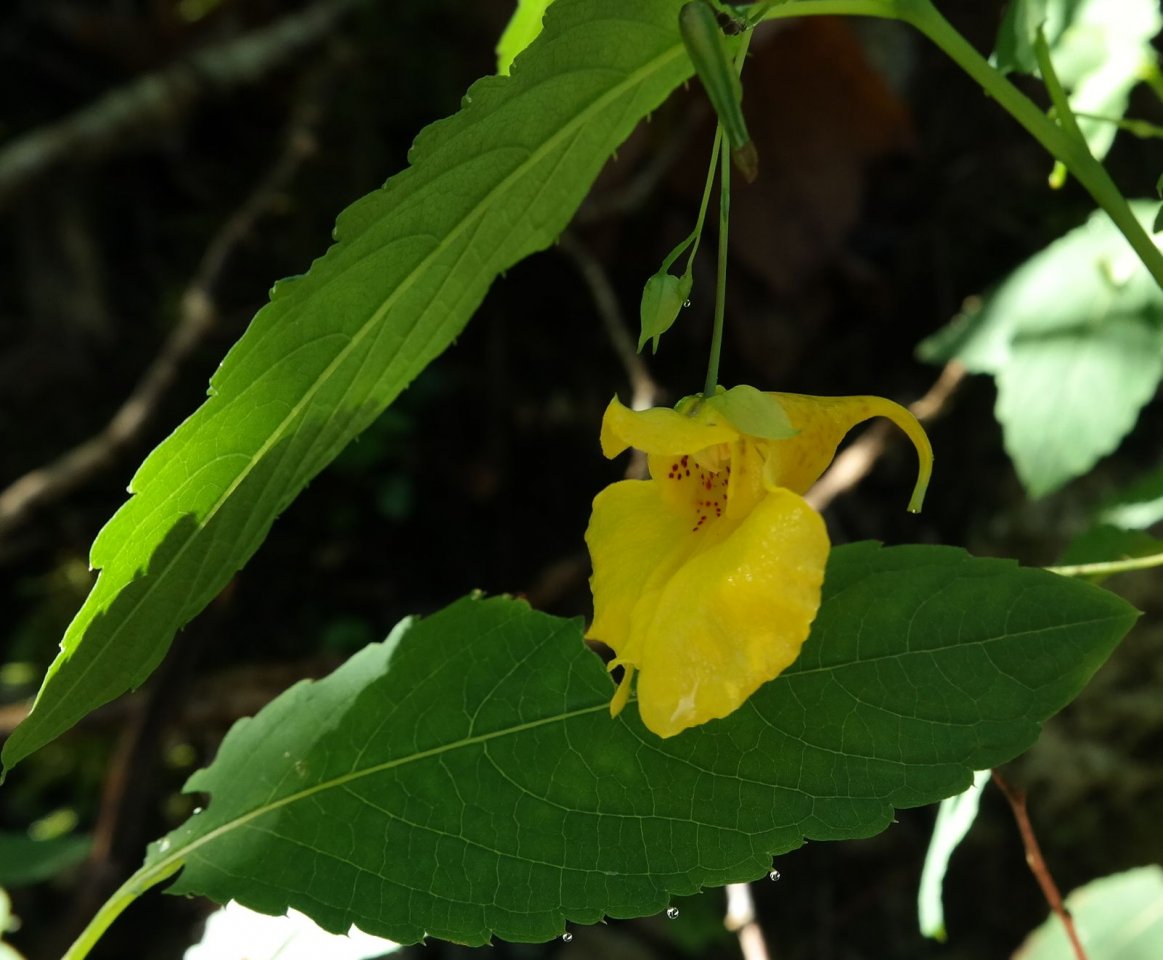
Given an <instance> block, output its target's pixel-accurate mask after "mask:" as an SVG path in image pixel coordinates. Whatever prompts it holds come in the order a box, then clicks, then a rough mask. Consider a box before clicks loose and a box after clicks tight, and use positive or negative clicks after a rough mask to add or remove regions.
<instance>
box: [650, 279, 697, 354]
mask: <svg viewBox="0 0 1163 960" xmlns="http://www.w3.org/2000/svg"><path fill="white" fill-rule="evenodd" d="M691 281H692V277H691V275H690V274H689V273H684V274H683V275H682V276H681V277H676V276H675V275H674V274H673V273H665V272H662V273H656V274H655V275H654V276H653V277H651V278H650V279H649V280H647V281H646V286H645V287H643V288H642V305H641V308H640V310H639V315H640V317H641V319H642V332H641V334H639V336H638V352H639V353H641V352H642V348H643V347H644V346H646V341H647V340H651V339H653V341H654V345H653V347H652V349H653V351H654V352H655V353H658V341H659V339H660V338H661V337H662V335H663V334H664V333H666V331H667V330H669V329H670V328H671V327H672V326H674V321H675V320H677V319H678V313H679V311H680V310H681V309H682V308H683V307H684V306H686V304H687V297H689V296H690V292H691Z"/></svg>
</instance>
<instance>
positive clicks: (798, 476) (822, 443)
mask: <svg viewBox="0 0 1163 960" xmlns="http://www.w3.org/2000/svg"><path fill="white" fill-rule="evenodd" d="M772 396H773V397H775V398H776V399H777V400H778V401H779V402H780V405H781V406H782V407H783V409H784V412H785V413H786V414H787V417H788V419H789V420H790V421H791V424H792V426H793V427H795V428H796V429H797V430H799V433H798V434H797V435H796V436H794V437H790V438H789V439H787V440H780V441H778V442H774V443H771V444H770V445H769V446H768V448H767V450H768V454H767V475H766V478H765V479H766V480H767V482H768V484H769V485H770V486H778V487H787V488H788V489H789V490H794V491H795V492H796V493H807V491H808V488H809V487H811V485H812V484H813V483H815V482H816V481H817V480H818V479H820V474H822V473H823V472H824V470H825V469H827V467H828V464H829V463H831V462H832V458H833V457H835V455H836V448H837V447H838V446H839V445H840V441H841V440H843V439H844V436H845V434H847V433H848V431H849V430H851V429H852V428H853V427H854V426H856V424H858V423H861V422H863V421H864V420H869V419H871V418H872V417H887V418H888V419H889V420H891V421H892V422H893V423H895V424H896V425H897V426H898V427H900V428H901V429H902V430H903V431H904V432H905V433H906V434H907V435H908V438H909V439H910V440H912V442H913V446H914V447H916V448H917V458H918V460H919V469H918V472H917V483H916V486H915V487H914V489H913V496H912V499H911V500H910V501H909V509H910V510H911V511H913V512H914V513H915V512H916V511H918V510H920V509H921V500H922V499H923V498H924V495H925V488H926V487H927V486H928V485H929V474H930V473H931V472H932V469H933V448H932V447H931V446H929V438H928V437H927V436H925V431H924V428H923V427H922V426H921V425H920V423H918V422H917V418H916V417H914V416H913V415H912V414H911V413H909V411H908V410H906V409H905V408H904V407H902V406H901V405H900V404H899V403H893V402H892V401H891V400H885V399H884V398H883V397H811V396H805V395H803V394H799V393H773V394H772Z"/></svg>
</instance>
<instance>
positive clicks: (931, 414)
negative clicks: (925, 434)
mask: <svg viewBox="0 0 1163 960" xmlns="http://www.w3.org/2000/svg"><path fill="white" fill-rule="evenodd" d="M964 379H965V368H964V367H963V366H961V364H960V363H958V362H957V361H956V360H953V361H950V362H949V363H947V364H946V365H945V367H944V369H942V370H941V374H940V376H938V377H937V379H936V381H935V382H934V383H933V385H932V386H931V387H930V388H929V390H928V392H927V393H926V394H925V395H924V396H923V397H921V398H920V399H919V400H917V401H916V402H915V403H911V404H909V410H911V411H912V413H913V415H914V416H915V417H916V418H917V419H918V420H920V421H921V423H929V422H931V421H933V420H935V419H936V418H937V417H939V416H940V415H941V414H942V413H944V412H945V409H946V408H947V407H948V405H949V400H950V399H951V398H952V396H953V394H954V393H955V392H956V390H957V388H958V387H959V386H960V385H961V382H962V381H963V380H964ZM891 433H892V428H891V427H890V426H889V425H888V424H886V423H878V424H876V425H874V426H872V427H870V428H869V429H868V430H866V431H865V432H864V434H863V435H862V436H861V437H860V439H859V440H857V441H856V442H855V443H853V444H851V445H850V446H848V447H847V448H846V449H845V450H844V451H843V452H841V453H840V455H839V456H837V457H836V459H835V460H833V461H832V465H831V466H830V467H829V468H828V470H827V471H826V472H825V473H824V475H823V476H822V477H821V478H820V479H819V481H818V482H817V483H816V485H815V486H814V487H812V489H811V490H809V491H808V494H807V496H806V497H805V498H804V499H806V500H807V501H808V503H810V504H811V505H812V506H813V507H814V508H815V509H816V510H823V509H824V508H825V507H826V506H828V504H830V503H831V502H832V501H833V500H835V499H836V498H837V497H838V496H840V494H842V493H845V492H847V491H848V490H851V489H852V488H853V487H855V486H856V485H857V484H858V483H860V481H861V480H863V479H864V478H865V477H866V476H868V474H869V473H870V472H871V471H872V468H873V466H875V464H876V461H877V460H878V459H879V458H880V456H881V454H883V453H884V451H885V449H886V447H887V446H888V440H889V436H890V434H891Z"/></svg>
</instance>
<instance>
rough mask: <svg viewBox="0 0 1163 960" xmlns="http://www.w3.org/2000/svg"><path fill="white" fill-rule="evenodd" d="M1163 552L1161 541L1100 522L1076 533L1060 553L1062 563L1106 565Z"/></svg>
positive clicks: (1138, 532)
mask: <svg viewBox="0 0 1163 960" xmlns="http://www.w3.org/2000/svg"><path fill="white" fill-rule="evenodd" d="M1157 553H1163V540H1157V539H1156V538H1155V537H1152V536H1149V535H1147V534H1145V533H1143V531H1141V530H1123V529H1120V528H1119V527H1114V526H1111V525H1109V524H1105V523H1101V524H1098V525H1097V526H1094V527H1091V528H1090V529H1089V530H1087V531H1086V532H1084V533H1082V534H1079V536H1077V537H1075V538H1074V540H1072V541H1071V543H1070V546H1068V547H1067V548H1066V551H1065V552H1064V553H1063V554H1062V560H1061V563H1062V564H1067V565H1073V564H1082V563H1109V562H1111V561H1112V560H1130V559H1132V558H1134V557H1150V556H1153V555H1154V554H1157Z"/></svg>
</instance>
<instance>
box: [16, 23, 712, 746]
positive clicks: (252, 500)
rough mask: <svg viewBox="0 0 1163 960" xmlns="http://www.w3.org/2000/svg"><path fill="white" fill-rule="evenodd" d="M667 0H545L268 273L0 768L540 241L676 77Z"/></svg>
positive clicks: (192, 587)
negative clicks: (304, 253) (291, 260)
mask: <svg viewBox="0 0 1163 960" xmlns="http://www.w3.org/2000/svg"><path fill="white" fill-rule="evenodd" d="M679 5H680V3H679V0H558V2H557V3H554V4H553V6H552V7H551V9H550V11H549V13H548V15H547V17H546V25H545V31H544V34H543V35H542V36H541V37H540V38H539V40H538V42H537V43H536V44H535V45H534V46H533V47H531V48H530V49H529V51H528V52H527V54H526V55H525V56H523V57H522V58H521V62H520V64H518V66H517V69H516V70H515V71H514V74H513V76H512V77H488V78H485V79H484V80H481V81H479V82H477V83H476V84H474V85H473V86H472V88H471V89H470V90H469V93H468V95H466V97H465V100H464V107H463V109H462V110H461V111H460V112H459V113H458V114H456V115H455V116H453V117H451V118H449V119H447V120H444V121H441V122H439V123H436V124H433V125H432V126H430V127H428V128H427V129H426V130H424V131H423V132H422V133H421V134H420V136H419V137H417V139H416V143H415V145H414V146H413V148H412V151H411V153H410V161H411V163H412V167H411V168H410V169H408V170H405V171H404V172H403V173H401V174H399V175H398V176H396V177H393V178H392V179H391V180H390V181H389V182H388V183H387V184H386V185H385V186H384V188H383V189H381V190H378V191H376V192H374V193H372V194H369V195H368V196H366V197H364V198H363V199H362V200H359V201H357V202H356V203H355V204H353V205H352V206H351V207H349V208H348V209H347V210H345V211H344V212H343V213H342V214H341V215H340V217H339V220H338V222H337V225H336V231H335V236H336V243H335V244H334V245H333V246H332V247H331V248H330V249H329V250H328V251H327V253H326V254H325V255H324V256H323V257H321V258H320V259H318V260H316V261H315V263H314V264H312V266H311V269H310V271H309V272H308V273H307V274H305V275H303V276H301V277H297V278H293V279H288V280H284V281H282V282H280V283H279V284H277V285H276V286H275V288H274V289H273V290H272V294H271V302H270V304H268V305H267V306H266V307H264V308H263V309H262V310H261V311H260V312H259V314H258V315H257V317H256V318H255V320H254V322H253V323H252V324H251V326H250V329H249V330H247V332H246V334H245V335H244V336H243V338H242V339H241V340H240V341H239V343H238V344H236V345H235V347H234V348H233V349H232V350H231V351H230V353H229V354H228V355H227V357H226V359H225V360H224V361H223V363H222V365H221V367H220V368H219V370H218V372H217V373H216V374H215V376H214V378H213V380H212V382H211V386H210V399H209V400H208V401H207V402H206V403H205V404H203V406H202V407H201V408H200V409H199V410H198V411H197V412H196V413H194V414H193V416H191V417H190V418H189V419H188V420H186V422H185V423H183V424H182V425H181V427H179V428H178V430H177V431H176V432H175V433H174V434H173V435H172V436H171V437H169V439H167V440H166V441H165V442H164V443H163V444H162V445H161V446H160V447H158V448H157V449H156V450H155V451H154V452H153V453H152V454H151V455H150V456H149V457H148V458H147V459H146V461H145V463H143V464H142V466H141V468H140V469H139V470H138V472H137V474H136V475H135V476H134V478H133V480H132V482H131V484H130V490H131V492H132V493H133V494H134V495H133V496H132V497H131V499H130V500H129V501H128V502H127V503H126V504H125V505H124V506H123V507H122V508H121V509H120V510H119V511H118V512H117V514H116V515H115V516H114V517H113V519H112V520H110V521H109V523H108V524H107V525H106V526H105V528H104V529H103V530H102V531H101V533H100V534H99V536H98V537H97V540H96V542H95V543H94V544H93V549H92V554H91V563H92V565H93V566H94V567H96V568H100V570H101V574H100V577H99V578H98V580H97V583H96V585H95V586H94V588H93V591H92V593H91V594H90V595H89V597H88V599H87V600H86V602H85V604H84V606H83V607H82V609H81V611H80V612H79V613H78V614H77V617H76V618H75V619H74V621H73V623H72V624H71V625H70V627H69V629H68V632H67V633H66V635H65V638H64V640H63V641H62V645H61V646H62V649H61V653H60V655H59V656H58V657H57V659H56V660H55V661H54V662H53V664H52V666H51V667H50V668H49V672H48V675H47V676H46V678H45V681H44V685H43V686H42V688H41V691H40V694H39V696H38V697H37V700H36V704H35V706H34V708H33V710H32V712H31V714H30V715H29V717H28V719H26V720H25V721H24V723H22V724H21V725H20V727H19V728H17V730H16V731H15V733H14V734H13V735H12V736H11V737H10V738H9V739H8V741H7V742H6V743H5V745H4V751H3V761H4V765H5V768H6V769H7V768H11V766H12V765H13V764H15V763H17V762H18V761H19V760H21V759H22V758H23V757H26V756H27V755H28V754H30V753H31V752H33V751H34V750H36V749H38V748H39V747H40V746H42V745H43V744H45V743H47V742H48V741H49V740H51V739H53V738H54V737H56V736H57V735H59V734H60V733H61V732H63V731H64V730H67V729H68V728H69V727H70V726H72V724H74V723H76V721H77V720H78V719H80V718H81V717H83V716H84V715H85V714H86V713H88V712H89V711H90V710H92V709H94V708H95V707H97V706H99V705H100V704H102V703H104V702H106V701H108V700H110V699H112V698H113V697H115V696H117V695H119V694H121V693H123V692H124V691H126V690H128V689H131V688H133V687H135V686H137V685H138V684H140V683H141V682H142V681H143V680H144V679H145V678H146V677H147V676H148V675H149V674H150V672H152V670H153V669H154V667H156V665H157V664H158V662H160V660H161V658H162V657H163V656H164V655H165V652H166V650H167V649H168V646H169V643H170V641H171V639H172V637H173V635H174V632H175V631H176V630H177V629H179V628H180V627H181V626H182V625H183V624H185V623H186V622H187V621H188V620H190V618H192V617H193V616H194V615H196V614H197V613H198V612H199V611H200V610H201V609H202V608H203V607H204V606H205V605H206V603H207V602H209V600H210V599H211V598H212V597H213V596H214V595H215V594H216V593H217V592H218V591H219V590H220V589H221V588H222V587H223V586H224V585H225V584H226V583H227V582H228V581H229V579H230V578H231V577H232V576H233V575H234V573H235V571H237V570H238V569H239V568H240V567H241V566H242V565H243V564H244V563H245V562H246V561H247V560H248V559H249V558H250V556H251V555H252V554H253V553H254V552H255V550H257V549H258V547H259V545H260V544H261V543H262V541H263V539H264V538H265V536H266V533H267V531H268V529H269V528H270V525H271V524H272V523H273V522H274V519H275V517H276V516H277V515H278V514H279V513H280V512H281V511H282V510H284V509H285V508H286V507H287V505H288V504H289V503H290V502H291V501H292V500H293V499H294V497H295V496H296V495H297V494H298V493H299V492H300V491H301V490H302V489H303V487H304V486H305V485H306V484H307V483H308V481H309V480H310V479H311V478H312V477H313V476H314V475H315V474H317V473H318V472H319V471H320V470H321V469H323V467H324V466H326V465H327V464H328V463H329V462H330V461H331V460H332V459H333V458H334V457H335V456H336V455H337V454H338V453H339V451H341V450H342V449H343V448H344V446H346V444H347V443H348V442H349V441H350V440H351V439H352V438H353V437H355V436H356V435H358V434H359V433H360V432H361V431H362V430H363V429H364V428H365V427H367V426H368V425H369V424H370V423H371V422H373V421H374V420H375V418H376V417H377V416H378V415H379V414H380V412H381V411H382V410H383V409H384V408H385V407H386V406H387V405H388V404H389V403H390V402H391V401H392V400H393V399H394V398H395V397H396V396H397V395H398V394H399V393H400V391H401V390H403V389H404V388H405V387H406V386H407V385H408V383H409V382H410V381H411V380H412V379H413V378H414V377H416V375H417V374H418V373H419V372H420V371H421V370H422V369H423V368H424V367H425V365H427V364H428V363H429V362H430V361H431V360H432V359H433V358H434V357H436V356H437V355H438V354H439V353H440V352H441V351H442V350H444V349H445V347H447V346H448V345H449V343H451V341H452V339H453V338H454V337H455V336H456V335H457V334H458V333H459V332H460V331H461V329H463V327H464V325H465V323H466V322H467V321H468V319H469V317H470V316H471V314H472V312H473V311H474V310H475V309H476V307H477V305H478V304H479V303H480V301H481V299H482V298H483V296H484V294H485V291H486V290H487V289H488V287H489V284H490V283H491V282H492V280H493V278H494V277H495V276H496V275H497V274H498V273H499V272H500V271H502V270H504V269H506V268H507V267H509V266H511V265H512V264H514V263H516V262H517V261H519V260H521V259H522V258H523V257H525V256H528V255H529V254H530V253H533V252H535V251H537V250H540V249H543V248H544V247H546V246H548V245H549V244H550V243H552V242H553V240H554V239H555V238H556V236H557V234H558V232H559V231H560V230H561V229H562V228H563V227H564V225H565V223H566V222H567V220H568V219H569V217H570V215H571V214H572V212H573V211H574V210H575V209H576V207H577V206H578V204H579V203H580V202H581V199H582V198H583V196H584V195H585V192H586V190H587V189H588V188H589V185H590V183H591V182H592V181H593V179H594V178H595V176H596V175H597V173H598V171H599V170H600V168H601V166H602V165H603V163H604V162H605V160H606V158H607V157H608V156H609V155H610V154H611V152H612V151H613V150H614V148H615V147H616V146H617V145H618V144H619V143H621V141H622V140H624V139H625V137H626V136H627V135H628V134H629V132H630V131H631V129H632V128H633V127H634V125H635V124H636V123H637V121H638V119H639V118H640V117H642V116H643V115H645V114H646V113H647V112H649V111H650V110H652V109H654V108H655V107H656V106H657V105H658V104H659V103H660V102H661V101H662V100H663V99H664V98H665V97H666V95H667V94H668V93H669V92H670V91H671V90H672V89H673V88H674V87H675V86H677V85H678V84H679V83H681V82H682V81H683V80H684V79H685V78H686V77H687V76H689V75H690V73H691V70H692V68H691V64H690V61H689V59H688V58H687V56H686V53H685V49H684V47H683V45H682V41H681V40H680V38H679V36H678V23H677V21H678V8H679Z"/></svg>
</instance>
